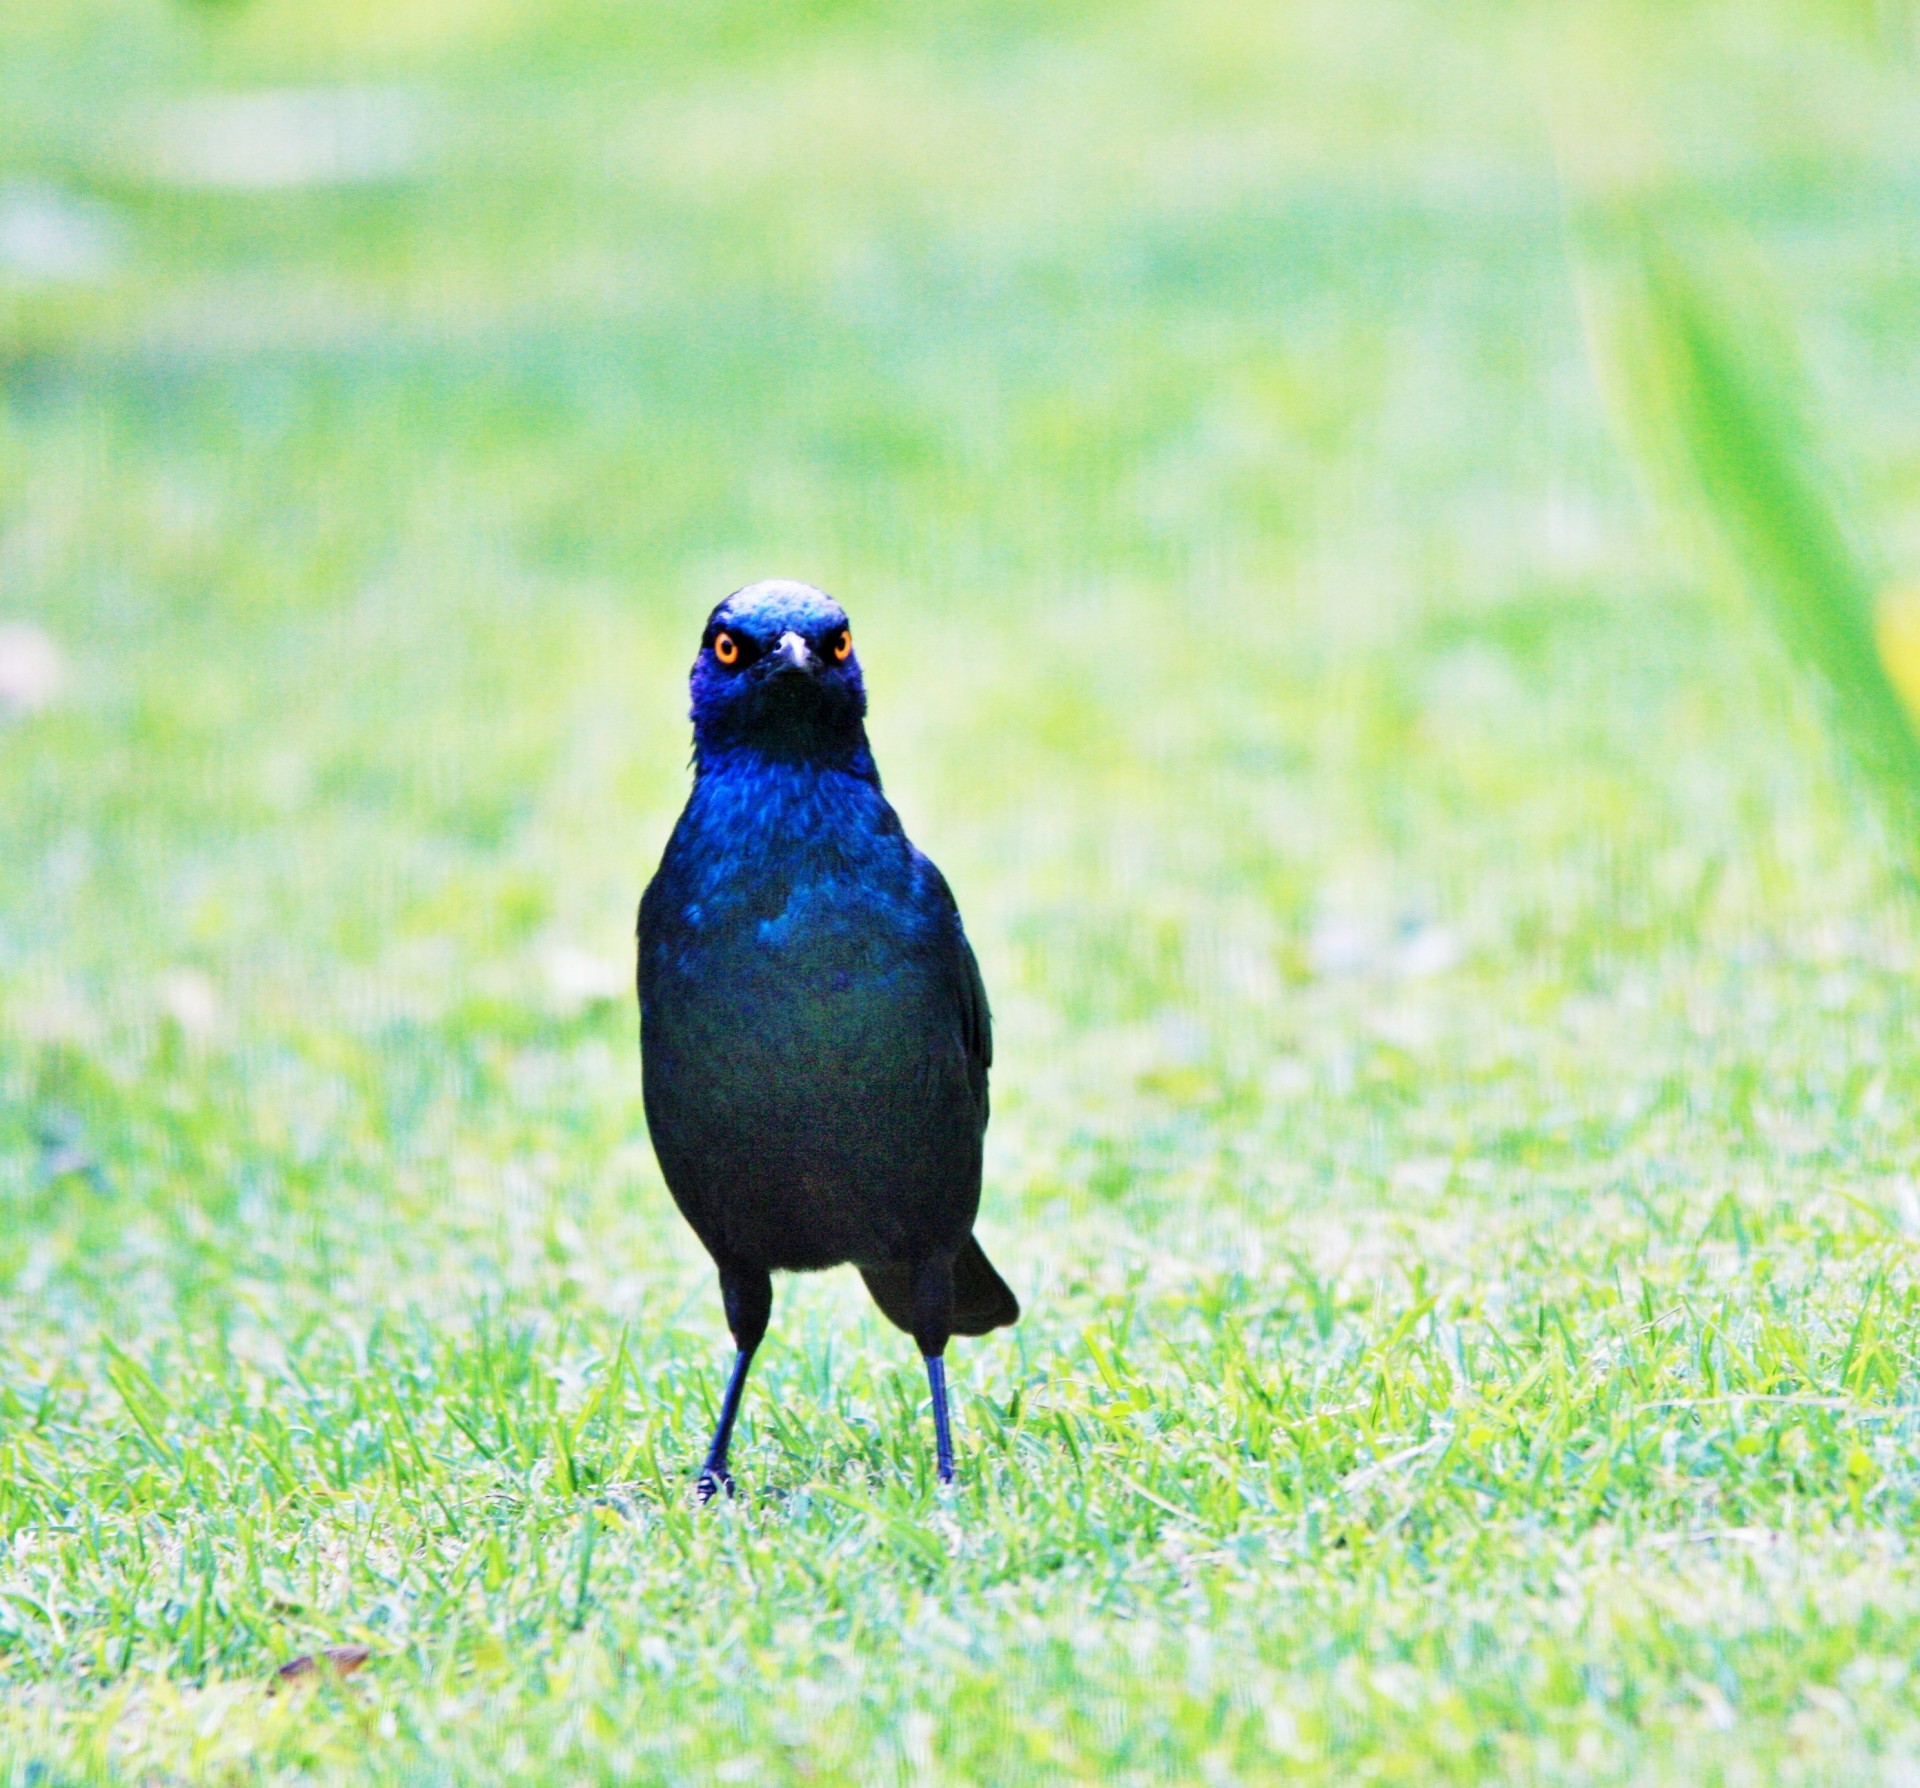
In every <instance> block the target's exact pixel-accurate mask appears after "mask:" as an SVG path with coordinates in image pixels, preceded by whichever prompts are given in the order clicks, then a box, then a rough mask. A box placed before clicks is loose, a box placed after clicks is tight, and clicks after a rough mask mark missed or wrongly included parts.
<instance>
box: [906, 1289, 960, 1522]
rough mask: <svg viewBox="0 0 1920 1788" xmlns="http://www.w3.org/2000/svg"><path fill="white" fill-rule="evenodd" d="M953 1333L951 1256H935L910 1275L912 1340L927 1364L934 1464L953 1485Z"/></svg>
mask: <svg viewBox="0 0 1920 1788" xmlns="http://www.w3.org/2000/svg"><path fill="white" fill-rule="evenodd" d="M952 1334H953V1257H952V1256H951V1255H935V1256H934V1257H933V1258H932V1259H930V1260H924V1261H922V1262H921V1263H920V1264H919V1265H918V1266H917V1267H915V1269H914V1274H913V1338H914V1340H916V1341H917V1342H919V1344H920V1353H921V1357H922V1358H923V1359H925V1361H926V1362H927V1387H928V1389H929V1390H931V1391H932V1392H933V1448H934V1462H935V1466H936V1468H937V1469H938V1471H939V1473H940V1482H941V1483H943V1484H951V1483H952V1482H953V1428H952V1425H951V1423H950V1422H949V1420H948V1418H947V1362H946V1352H947V1341H948V1339H949V1338H950V1337H951V1336H952Z"/></svg>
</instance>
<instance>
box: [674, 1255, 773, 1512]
mask: <svg viewBox="0 0 1920 1788" xmlns="http://www.w3.org/2000/svg"><path fill="white" fill-rule="evenodd" d="M720 1296H721V1298H722V1300H723V1301H724V1302H725V1304H726V1307H727V1327H728V1328H729V1329H731V1330H732V1331H733V1345H734V1348H735V1352H734V1356H733V1370H732V1371H731V1372H730V1373H729V1374H728V1375H727V1394H726V1396H725V1397H723V1398H722V1399H721V1401H720V1421H719V1424H718V1426H716V1427H715V1429H714V1431H713V1445H712V1446H710V1447H708V1448H707V1462H706V1464H704V1465H703V1466H701V1467H700V1476H699V1477H698V1478H697V1479H695V1480H694V1493H695V1494H696V1495H697V1496H698V1497H699V1498H700V1500H701V1501H702V1502H711V1501H712V1500H713V1499H714V1497H715V1496H716V1495H718V1494H719V1492H720V1491H722V1490H724V1491H726V1493H727V1494H728V1495H729V1496H731V1495H732V1494H733V1474H732V1473H731V1472H730V1471H728V1470H727V1448H728V1446H729V1445H731V1444H732V1441H733V1424H734V1422H735V1421H736V1420H737V1419H738V1417H739V1414H740V1397H741V1393H742V1392H744V1391H745V1390H746V1388H747V1368H748V1367H750V1366H751V1365H752V1364H753V1355H754V1350H755V1349H756V1348H758V1347H759V1345H760V1341H761V1338H762V1337H763V1336H764V1335H765V1334H766V1332H767V1318H768V1317H769V1316H771V1315H772V1314H773V1281H772V1280H771V1279H770V1278H768V1276H767V1273H766V1270H765V1269H764V1268H762V1267H742V1266H731V1265H728V1266H722V1267H721V1269H720Z"/></svg>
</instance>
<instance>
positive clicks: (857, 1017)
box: [640, 785, 986, 1268]
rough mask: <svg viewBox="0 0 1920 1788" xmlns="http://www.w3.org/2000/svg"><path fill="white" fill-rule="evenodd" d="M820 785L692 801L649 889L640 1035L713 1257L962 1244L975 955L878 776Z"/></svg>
mask: <svg viewBox="0 0 1920 1788" xmlns="http://www.w3.org/2000/svg"><path fill="white" fill-rule="evenodd" d="M807 795H808V799H807V800H806V801H797V800H789V801H788V802H786V803H785V804H784V805H782V806H776V807H774V808H772V809H770V810H769V809H767V808H765V807H764V805H763V806H762V807H761V808H760V809H758V810H756V811H755V812H753V813H749V814H745V815H743V814H742V813H741V812H740V811H738V810H737V809H736V810H735V811H733V812H731V813H720V814H709V813H702V812H700V811H698V809H697V805H690V807H689V809H688V813H687V815H686V816H684V817H683V819H682V821H681V827H680V828H679V829H678V830H677V831H676V833H675V837H674V841H673V843H672V844H670V845H669V847H668V851H667V855H666V857H665V859H664V860H663V861H662V864H661V867H660V872H659V874H658V875H657V876H656V877H655V880H654V882H653V884H652V886H651V887H649V889H648V891H647V897H646V900H645V901H644V902H643V904H642V907H641V919H640V994H641V1045H642V1060H643V1072H644V1082H645V1095H646V1107H647V1122H648V1126H649V1128H650V1130H651V1131H652V1135H653V1140H654V1145H655V1149H656V1152H657V1154H658V1156H659V1159H660V1163H661V1167H662V1171H663V1172H664V1174H665V1176H666V1179H667V1183H668V1186H669V1188H670V1189H671V1191H672V1193H673V1196H674V1198H675V1200H676V1202H677V1203H678V1204H679V1206H680V1208H681V1210H682V1211H683V1212H684V1213H685V1215H686V1217H687V1220H688V1221H689V1222H690V1223H691V1224H692V1225H693V1227H694V1229H695V1231H696V1232H697V1233H698V1234H699V1235H700V1237H701V1240H702V1241H703V1242H705V1243H706V1245H707V1247H708V1249H709V1250H710V1251H711V1252H713V1253H714V1254H715V1256H716V1257H720V1258H734V1259H738V1260H740V1261H743V1262H745V1263H749V1264H753V1265H759V1266H765V1267H771V1268H782V1267H784V1268H809V1267H825V1266H833V1265H837V1264H839V1263H841V1262H845V1261H852V1262H855V1263H856V1264H860V1265H868V1266H880V1265H883V1264H885V1263H887V1262H892V1261H899V1260H904V1259H908V1258H913V1257H916V1256H919V1255H922V1254H924V1253H925V1252H927V1251H928V1250H930V1249H935V1250H940V1251H949V1250H955V1249H958V1248H959V1247H960V1246H961V1245H962V1244H963V1243H964V1242H965V1240H966V1238H967V1235H968V1233H969V1231H970V1230H971V1228H972V1224H973V1219H974V1215H975V1213H976V1210H977V1208H978V1204H979V1194H980V1154H981V1134H982V1131H983V1129H984V1127H985V1118H986V1111H985V1091H986V1086H985V1061H984V1058H983V1055H982V1051H981V1049H980V1047H979V1039H980V1038H981V1037H983V1036H984V1022H985V1021H984V1000H981V1001H980V1002H979V1005H980V1010H979V1012H978V1013H975V1012H974V1011H973V1010H972V1004H973V998H974V990H975V989H977V986H978V976H977V971H975V970H974V969H973V965H972V959H971V952H970V951H969V950H968V947H967V944H966V940H965V937H964V935H963V934H962V933H961V931H960V927H959V920H958V916H957V914H956V913H955V912H954V909H953V904H952V899H951V896H950V895H949V894H948V893H947V890H946V886H945V883H944V882H943V881H942V880H941V879H940V876H939V872H938V871H937V870H935V869H934V868H933V867H932V865H931V864H929V863H927V862H926V860H925V859H924V858H921V857H920V856H919V855H918V853H916V852H915V851H914V850H913V848H912V846H911V845H910V844H908V843H907V841H906V839H905V838H904V836H902V835H901V833H900V831H899V826H898V822H897V821H896V820H894V819H893V815H892V811H891V809H890V808H887V807H886V804H885V802H884V801H883V800H882V799H881V797H880V795H879V791H878V790H877V788H872V787H871V786H870V785H862V786H860V787H856V788H844V789H831V788H830V789H828V790H826V791H824V793H823V792H822V791H820V790H809V791H807ZM850 819H851V820H852V821H857V822H858V823H857V824H850V823H849V822H850ZM716 821H718V822H719V823H720V824H721V825H723V826H725V827H727V828H728V829H727V830H726V831H725V832H724V833H723V834H722V836H721V842H722V844H724V846H725V849H724V851H720V852H717V851H716V840H715V834H714V830H713V828H714V825H715V822H716ZM776 828H778V832H777V835H775V836H772V837H768V836H767V835H768V834H769V833H774V832H775V830H776ZM850 839H851V840H852V844H851V845H850V844H849V840H850ZM717 856H718V859H719V860H718V866H717V868H716V857H717ZM696 864H697V865H698V869H697V870H696V869H695V868H694V867H693V865H696ZM963 954H964V960H962V957H963Z"/></svg>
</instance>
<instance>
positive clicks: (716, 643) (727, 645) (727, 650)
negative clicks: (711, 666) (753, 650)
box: [713, 633, 740, 664]
mask: <svg viewBox="0 0 1920 1788" xmlns="http://www.w3.org/2000/svg"><path fill="white" fill-rule="evenodd" d="M713 655H714V657H716V658H717V659H719V660H720V662H721V663H722V664H738V663H739V662H740V642H739V641H738V640H737V639H735V638H734V637H733V635H732V634H730V633H716V634H715V635H714V636H713Z"/></svg>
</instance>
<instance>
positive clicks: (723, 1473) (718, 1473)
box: [693, 1465, 733, 1508]
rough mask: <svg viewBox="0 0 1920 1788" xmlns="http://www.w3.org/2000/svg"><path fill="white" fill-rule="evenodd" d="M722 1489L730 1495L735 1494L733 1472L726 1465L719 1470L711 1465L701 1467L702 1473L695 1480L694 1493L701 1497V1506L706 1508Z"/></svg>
mask: <svg viewBox="0 0 1920 1788" xmlns="http://www.w3.org/2000/svg"><path fill="white" fill-rule="evenodd" d="M722 1490H724V1491H726V1493H727V1494H728V1495H729V1496H731V1495H732V1494H733V1473H732V1472H730V1471H728V1470H727V1468H726V1467H725V1466H724V1465H723V1466H720V1467H719V1468H718V1469H717V1470H716V1469H715V1468H714V1467H713V1466H711V1465H707V1466H703V1467H701V1471H700V1475H699V1476H698V1477H697V1478H695V1479H694V1481H693V1493H694V1495H695V1496H696V1497H698V1498H699V1499H700V1506H701V1507H702V1508H704V1507H705V1506H706V1505H707V1504H708V1503H710V1502H712V1501H713V1499H714V1498H715V1497H716V1496H718V1495H719V1494H720V1492H721V1491H722Z"/></svg>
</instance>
